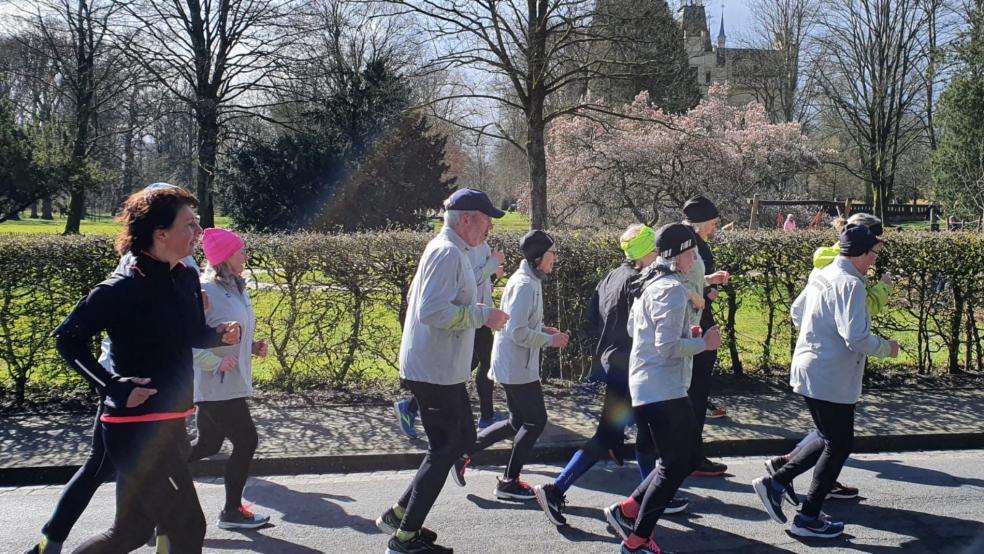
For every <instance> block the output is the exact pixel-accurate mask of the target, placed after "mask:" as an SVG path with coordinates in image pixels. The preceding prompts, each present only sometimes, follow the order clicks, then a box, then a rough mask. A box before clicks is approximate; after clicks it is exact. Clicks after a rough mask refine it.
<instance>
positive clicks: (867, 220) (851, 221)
mask: <svg viewBox="0 0 984 554" xmlns="http://www.w3.org/2000/svg"><path fill="white" fill-rule="evenodd" d="M881 222H882V220H881V219H878V218H877V217H876V216H873V215H871V214H866V213H856V214H853V215H852V216H851V217H849V218H847V224H848V225H864V226H865V227H869V228H870V227H873V226H875V225H881Z"/></svg>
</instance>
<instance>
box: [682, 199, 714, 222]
mask: <svg viewBox="0 0 984 554" xmlns="http://www.w3.org/2000/svg"><path fill="white" fill-rule="evenodd" d="M683 215H685V216H687V221H689V222H691V223H703V222H705V221H710V220H712V219H715V218H717V217H718V216H719V215H720V214H718V209H717V206H715V205H714V202H711V201H710V200H708V199H707V198H705V197H703V196H699V195H698V196H694V197H693V198H691V199H690V200H687V202H686V203H685V204H684V205H683Z"/></svg>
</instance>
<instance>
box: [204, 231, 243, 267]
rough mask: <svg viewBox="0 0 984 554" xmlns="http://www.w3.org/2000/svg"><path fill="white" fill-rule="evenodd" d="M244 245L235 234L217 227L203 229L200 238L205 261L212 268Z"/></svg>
mask: <svg viewBox="0 0 984 554" xmlns="http://www.w3.org/2000/svg"><path fill="white" fill-rule="evenodd" d="M245 244H246V243H245V242H243V239H241V238H239V235H237V234H236V233H233V232H232V231H229V230H226V229H220V228H218V227H209V228H208V229H205V234H204V235H203V236H202V250H203V251H204V252H205V259H206V260H208V264H209V265H211V266H212V267H215V266H217V265H219V264H220V263H222V262H224V261H226V260H228V259H229V256H232V255H233V254H235V253H236V251H238V250H239V249H240V248H242V247H243V246H245Z"/></svg>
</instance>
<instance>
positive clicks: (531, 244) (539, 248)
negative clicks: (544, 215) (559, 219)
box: [519, 229, 554, 264]
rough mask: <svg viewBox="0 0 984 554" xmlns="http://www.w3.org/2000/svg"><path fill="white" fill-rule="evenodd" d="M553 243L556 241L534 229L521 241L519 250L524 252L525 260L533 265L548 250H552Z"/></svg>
mask: <svg viewBox="0 0 984 554" xmlns="http://www.w3.org/2000/svg"><path fill="white" fill-rule="evenodd" d="M553 243H554V240H553V238H552V237H551V236H550V235H548V234H547V233H545V232H543V231H541V230H539V229H534V230H532V231H530V232H529V233H526V234H525V235H523V236H522V238H520V239H519V249H520V250H521V251H522V252H523V258H526V260H527V261H529V262H530V263H531V264H533V263H535V262H536V259H537V258H540V257H542V256H543V255H544V254H546V252H547V250H550V247H551V246H553Z"/></svg>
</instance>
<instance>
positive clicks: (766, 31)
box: [743, 0, 819, 123]
mask: <svg viewBox="0 0 984 554" xmlns="http://www.w3.org/2000/svg"><path fill="white" fill-rule="evenodd" d="M818 7H819V6H818V2H817V0H754V1H753V2H752V3H751V5H750V6H749V9H750V10H751V13H752V17H753V19H754V21H755V24H756V30H755V38H754V39H753V45H754V46H755V47H757V48H760V49H764V50H770V51H771V52H770V54H769V55H768V61H770V62H772V63H771V66H772V67H770V68H769V70H768V71H759V72H758V73H757V75H758V78H757V79H755V78H753V79H752V80H751V82H747V83H746V82H744V81H743V84H746V86H748V87H749V88H750V89H751V90H752V92H753V94H754V96H755V97H756V100H758V101H759V102H761V103H762V104H763V105H764V106H765V107H766V110H767V111H768V112H769V114H770V115H771V116H772V117H773V119H774V120H777V121H785V122H790V121H799V122H800V123H804V122H805V120H806V119H807V118H808V117H809V116H810V115H811V112H812V105H811V100H812V97H813V87H812V86H811V85H812V84H813V81H812V79H811V78H810V77H811V76H812V73H810V72H811V70H812V67H813V66H812V60H810V59H809V52H810V49H811V48H810V40H811V35H812V33H813V30H814V27H815V26H816V24H817V19H818V16H819V13H818ZM804 70H805V72H806V79H804V75H803V74H804ZM804 81H805V82H804Z"/></svg>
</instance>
